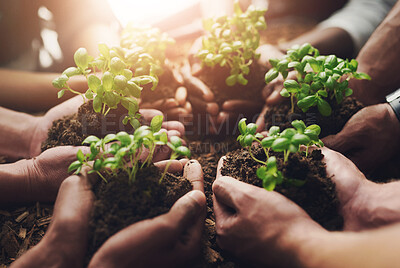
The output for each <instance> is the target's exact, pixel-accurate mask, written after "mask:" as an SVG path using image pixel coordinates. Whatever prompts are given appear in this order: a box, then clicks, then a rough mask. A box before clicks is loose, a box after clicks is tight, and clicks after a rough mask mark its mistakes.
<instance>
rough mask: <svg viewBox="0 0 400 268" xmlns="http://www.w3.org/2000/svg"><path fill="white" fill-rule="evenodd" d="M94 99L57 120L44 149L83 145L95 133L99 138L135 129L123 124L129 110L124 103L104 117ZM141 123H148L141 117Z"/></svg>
mask: <svg viewBox="0 0 400 268" xmlns="http://www.w3.org/2000/svg"><path fill="white" fill-rule="evenodd" d="M92 107H93V101H92V100H90V101H88V102H86V103H84V104H82V105H81V106H80V107H79V109H78V112H77V113H75V114H73V115H70V116H66V117H64V118H62V119H58V120H55V121H54V122H53V125H52V126H51V128H50V129H49V132H48V138H47V139H46V140H45V141H44V142H43V144H42V151H45V150H47V149H49V148H53V147H56V146H64V145H74V146H78V145H82V142H83V141H84V139H86V137H88V136H90V135H95V136H97V137H99V138H102V137H104V136H106V135H107V134H111V133H116V132H119V131H126V132H128V133H130V132H132V131H133V128H132V127H131V125H130V124H127V125H124V124H122V120H123V118H124V117H125V115H126V114H127V111H126V109H125V108H124V107H122V105H120V107H118V109H112V110H110V112H109V113H108V114H107V116H106V117H104V116H103V115H102V114H98V113H96V112H94V110H93V108H92ZM141 123H146V122H145V121H144V120H143V119H141Z"/></svg>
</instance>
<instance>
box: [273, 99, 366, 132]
mask: <svg viewBox="0 0 400 268" xmlns="http://www.w3.org/2000/svg"><path fill="white" fill-rule="evenodd" d="M328 102H329V104H330V105H331V107H332V114H331V115H330V116H322V115H321V114H320V113H319V111H318V108H317V107H311V108H310V109H309V110H308V111H307V112H306V113H304V112H303V111H302V110H301V109H300V108H299V107H297V105H296V106H295V111H294V113H291V112H290V109H291V105H290V101H285V102H283V103H282V104H279V105H276V106H273V107H271V108H270V109H268V110H267V112H266V114H265V127H266V130H268V129H269V128H270V127H271V126H279V127H280V128H281V130H283V129H285V128H288V127H292V125H291V124H290V123H291V122H292V121H293V120H303V121H304V123H305V124H306V125H311V124H317V125H319V126H320V127H321V134H320V138H323V137H326V136H328V135H331V134H336V133H338V132H339V131H341V130H342V129H343V127H344V125H345V124H346V123H347V121H348V120H349V119H350V118H351V117H352V116H353V115H354V114H356V113H357V112H358V111H360V110H361V109H362V108H364V105H362V104H361V103H360V102H359V101H357V100H356V99H355V98H352V97H348V98H345V99H344V100H343V102H342V103H341V104H337V103H336V101H335V100H331V101H328Z"/></svg>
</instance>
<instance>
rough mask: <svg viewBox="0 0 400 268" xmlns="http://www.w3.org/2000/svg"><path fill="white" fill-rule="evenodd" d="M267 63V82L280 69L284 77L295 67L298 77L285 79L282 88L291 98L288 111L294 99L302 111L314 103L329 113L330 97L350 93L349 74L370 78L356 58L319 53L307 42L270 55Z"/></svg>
mask: <svg viewBox="0 0 400 268" xmlns="http://www.w3.org/2000/svg"><path fill="white" fill-rule="evenodd" d="M270 63H271V65H272V67H273V68H271V69H270V70H269V71H268V72H267V73H266V75H265V82H266V83H267V84H268V83H269V82H271V81H272V80H274V79H275V78H277V77H278V75H279V73H280V74H281V75H282V76H283V78H284V79H286V78H287V76H288V74H289V72H290V71H292V70H295V71H296V76H297V81H296V80H290V79H288V80H286V81H284V84H283V86H284V88H283V89H282V91H281V95H282V96H283V97H287V98H290V100H291V113H294V105H295V102H297V106H298V107H299V108H300V109H301V110H302V111H303V112H306V111H307V110H308V109H309V108H310V107H313V106H317V108H318V111H319V112H320V113H321V115H323V116H329V115H330V114H331V113H332V108H331V106H330V104H329V102H328V101H329V100H333V99H334V98H335V99H336V102H337V103H338V104H340V103H341V102H342V101H343V99H344V97H348V96H350V95H352V94H353V90H352V89H350V88H349V87H348V85H349V80H350V79H351V78H355V79H368V80H370V79H371V78H370V77H369V75H367V74H365V73H361V72H360V73H358V72H357V67H358V62H357V61H356V60H354V59H352V60H350V61H349V60H347V59H346V60H343V59H341V58H338V57H336V56H335V55H329V56H321V55H319V51H318V49H316V48H314V47H312V46H311V45H310V44H307V43H306V44H303V45H302V46H299V45H296V46H293V47H292V48H291V49H289V50H288V51H287V54H286V55H285V56H284V57H283V59H281V60H279V59H271V60H270ZM327 100H328V101H327Z"/></svg>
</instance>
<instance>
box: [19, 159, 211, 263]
mask: <svg viewBox="0 0 400 268" xmlns="http://www.w3.org/2000/svg"><path fill="white" fill-rule="evenodd" d="M185 162H187V163H186V165H185V167H184V163H185ZM156 165H157V166H158V167H159V168H160V169H162V170H163V169H164V168H165V165H166V162H162V163H157V164H156ZM183 169H184V176H186V178H187V179H188V180H190V181H192V183H193V189H194V191H191V192H189V193H188V194H186V195H185V196H183V197H182V198H180V199H179V200H178V201H177V202H176V203H175V205H174V206H173V207H172V208H171V210H170V212H168V213H167V214H164V215H161V216H159V217H156V218H154V219H151V220H146V221H142V222H138V223H135V224H133V225H131V226H129V227H127V228H125V229H123V230H121V231H120V232H119V233H117V234H116V235H114V236H112V237H111V238H110V239H109V240H107V241H106V243H105V244H104V245H103V246H102V247H101V248H100V249H99V251H98V252H97V253H96V254H95V256H94V257H93V259H92V261H91V264H90V266H93V267H132V265H134V266H135V267H151V265H153V263H154V262H156V263H158V262H160V265H163V266H171V267H174V266H175V265H176V264H179V263H182V262H184V261H186V260H188V259H190V258H191V257H193V254H195V253H196V252H197V250H198V249H199V247H200V237H201V233H202V228H203V223H204V218H205V196H204V193H203V174H202V170H201V166H200V164H199V163H198V162H197V161H194V160H191V161H189V162H188V161H187V160H182V161H178V160H174V161H173V162H172V164H171V165H170V167H169V171H171V172H182V170H183ZM86 171H87V170H84V171H83V172H86ZM94 179H97V178H93V177H88V176H86V175H80V176H77V175H73V176H70V177H68V178H67V179H66V180H64V182H63V183H62V185H61V187H60V191H59V193H58V196H57V201H56V204H55V208H54V214H53V217H52V221H51V224H50V227H49V229H48V231H47V233H46V235H45V237H44V238H43V239H42V240H41V242H40V243H39V244H38V245H36V246H35V247H34V248H32V249H31V250H29V251H28V252H27V253H26V254H25V255H23V256H22V257H20V258H19V259H18V260H17V261H15V262H14V263H13V265H12V267H52V266H54V267H83V263H84V256H85V253H86V247H87V233H88V226H89V215H90V211H91V209H92V206H93V200H94V195H93V192H92V189H91V188H92V182H93V180H94ZM167 252H168V253H169V254H166V253H167ZM116 256H119V257H120V258H118V257H116ZM154 256H157V258H154Z"/></svg>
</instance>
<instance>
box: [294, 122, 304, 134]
mask: <svg viewBox="0 0 400 268" xmlns="http://www.w3.org/2000/svg"><path fill="white" fill-rule="evenodd" d="M292 126H293V127H294V128H295V129H297V131H298V132H299V133H303V132H304V130H305V129H306V124H304V122H303V121H301V120H294V121H292Z"/></svg>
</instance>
